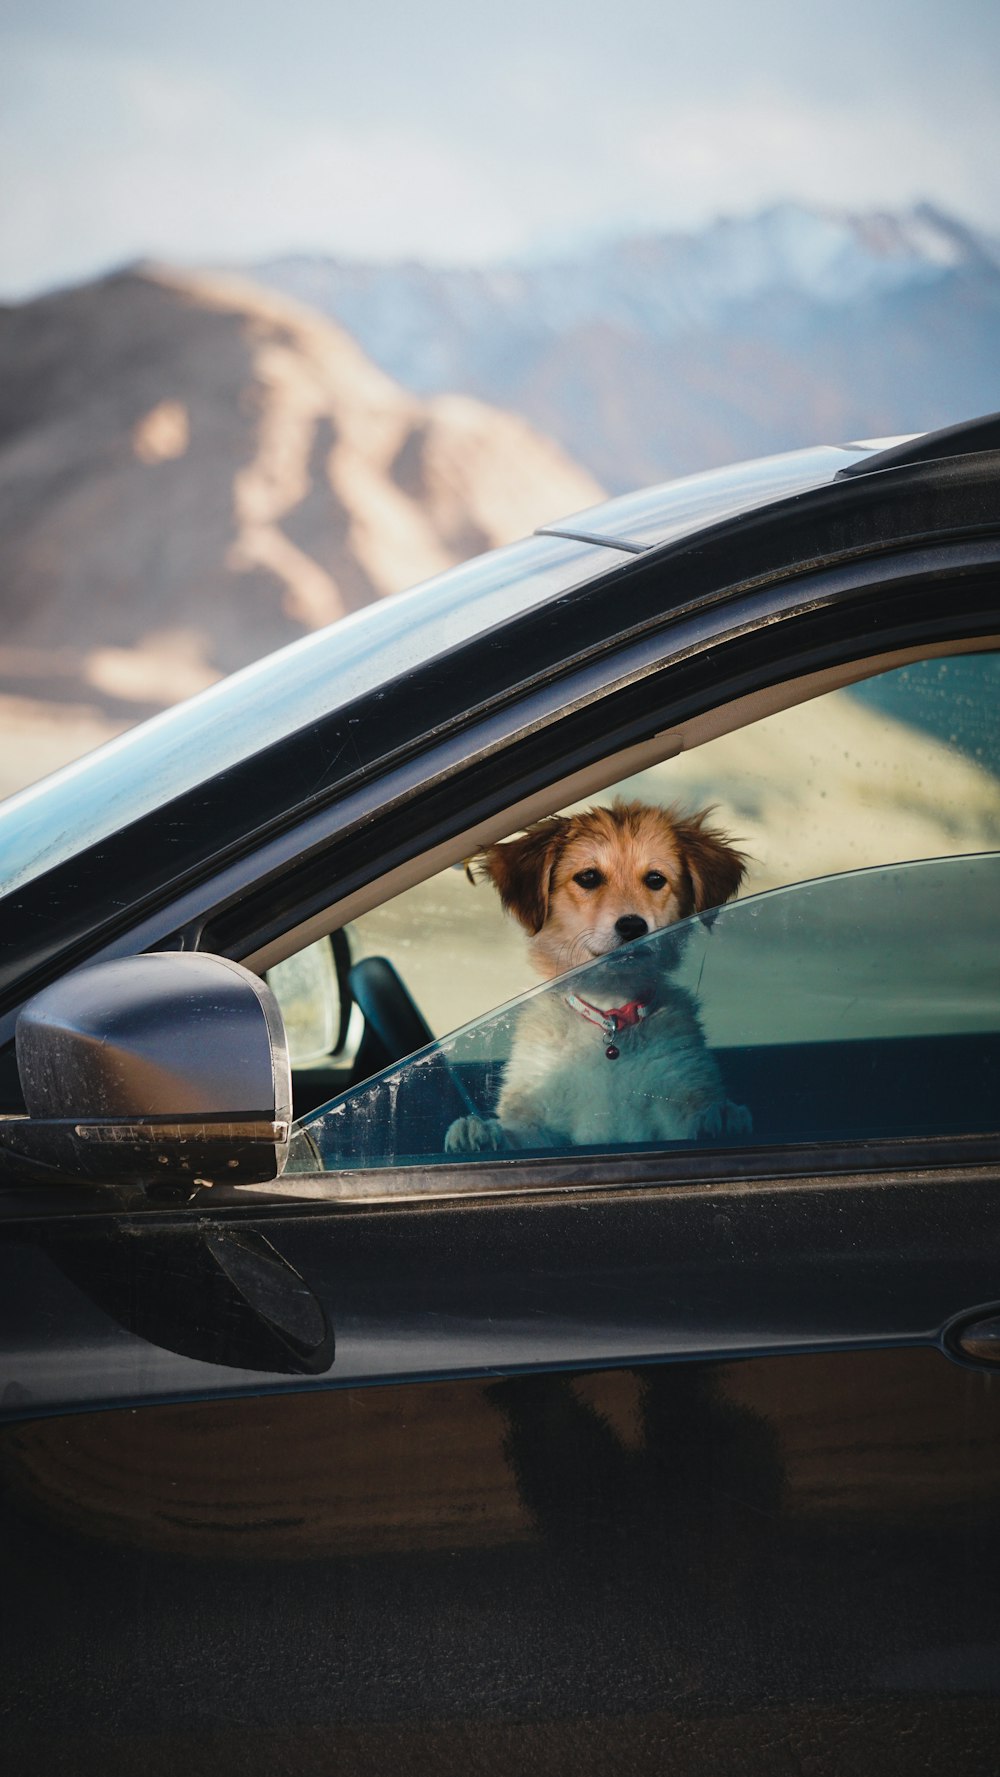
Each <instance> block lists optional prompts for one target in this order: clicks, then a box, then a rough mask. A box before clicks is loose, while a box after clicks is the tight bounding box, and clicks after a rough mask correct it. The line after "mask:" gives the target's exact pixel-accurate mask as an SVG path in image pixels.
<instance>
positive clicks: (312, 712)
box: [0, 537, 623, 894]
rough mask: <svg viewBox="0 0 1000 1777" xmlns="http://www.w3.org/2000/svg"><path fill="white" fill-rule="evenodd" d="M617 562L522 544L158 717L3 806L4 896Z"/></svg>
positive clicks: (547, 542) (609, 552) (322, 633)
mask: <svg viewBox="0 0 1000 1777" xmlns="http://www.w3.org/2000/svg"><path fill="white" fill-rule="evenodd" d="M622 559H623V558H622V556H621V555H619V554H618V553H617V551H615V550H613V549H596V548H593V547H591V546H589V545H587V544H583V543H579V542H568V541H566V540H565V539H563V538H556V537H529V538H528V539H527V540H526V541H524V542H522V543H514V544H511V545H510V546H509V547H508V548H506V549H497V550H493V551H492V552H491V553H490V554H488V555H481V556H477V557H476V559H475V560H474V561H470V562H466V563H465V564H464V565H463V566H461V567H457V568H452V569H450V570H449V571H448V573H446V574H441V575H440V576H438V577H437V578H436V579H434V580H430V581H427V582H426V584H424V585H423V586H417V587H414V588H413V589H412V590H411V591H410V592H406V593H399V594H396V595H395V596H394V597H392V598H391V599H385V600H384V601H383V602H381V603H379V604H376V605H369V606H367V607H366V608H365V609H364V610H363V611H358V612H356V613H354V614H353V615H352V616H350V617H345V618H344V619H343V620H342V621H341V622H339V623H335V624H331V625H330V627H329V628H327V629H323V630H319V631H317V633H316V634H315V635H310V636H306V637H304V638H303V639H302V641H299V642H293V643H292V644H291V646H290V647H288V648H283V649H281V650H280V652H278V653H276V654H271V655H268V656H267V658H266V659H264V660H259V661H256V662H255V663H254V664H253V665H252V666H248V667H245V668H244V669H243V671H242V672H238V673H234V674H233V675H232V677H231V678H228V679H224V680H223V681H222V683H221V684H219V685H213V686H212V687H211V689H210V690H208V691H203V692H201V693H200V695H199V696H197V697H192V698H190V699H189V700H188V701H187V702H186V703H181V704H177V705H176V706H175V707H174V708H173V709H169V710H165V711H164V712H163V714H162V715H159V716H154V717H153V719H152V720H151V721H149V722H144V723H143V724H142V725H141V726H140V727H137V728H132V729H130V730H129V731H128V733H126V734H123V735H121V736H120V737H119V738H118V739H117V740H113V741H110V742H109V743H108V745H107V746H104V747H100V748H98V750H97V751H96V752H93V753H88V754H87V755H86V757H84V758H83V759H79V760H77V761H76V763H75V764H72V765H69V766H66V767H65V769H64V770H62V771H58V772H55V773H54V774H53V775H52V776H51V777H48V778H43V779H42V781H41V782H40V783H38V784H34V785H32V787H31V788H30V789H27V790H23V791H21V793H20V794H19V795H16V796H11V797H10V798H9V799H8V800H7V801H6V802H4V803H0V860H2V862H0V871H2V875H0V894H8V893H9V892H10V891H11V890H12V889H14V888H17V887H18V885H19V884H21V883H23V882H27V881H30V880H31V879H32V878H33V877H35V876H39V875H41V873H42V872H43V871H44V870H48V869H51V868H52V867H53V866H54V865H56V864H60V863H63V862H64V861H65V860H66V859H67V858H70V857H73V856H75V854H76V853H78V852H81V851H85V850H86V849H87V847H88V846H91V845H94V844H96V843H97V842H98V841H99V840H101V839H105V838H107V837H108V835H109V834H111V833H114V832H116V831H117V830H118V829H119V828H121V827H125V826H128V825H129V824H130V823H131V822H132V821H136V820H139V819H140V818H141V816H142V815H144V814H148V813H149V812H150V810H151V809H154V808H157V807H159V806H160V804H162V803H165V802H169V801H172V800H173V798H174V797H175V796H180V795H182V794H183V793H184V792H185V791H187V790H190V789H193V788H194V787H195V786H196V785H197V784H199V783H204V782H206V781H207V780H208V779H209V778H212V777H215V776H217V775H218V773H219V772H221V771H225V770H226V769H227V768H228V767H229V766H232V765H234V764H236V762H237V761H238V760H240V759H242V758H246V757H248V756H249V755H250V754H252V753H257V752H261V751H262V750H263V749H264V748H266V747H268V746H270V745H272V744H273V743H274V742H276V741H278V740H281V739H283V738H284V737H285V736H286V735H289V734H293V733H295V732H296V731H297V730H299V729H303V728H307V727H308V726H309V724H310V722H312V721H314V720H316V718H317V717H319V716H322V715H326V714H328V713H329V712H330V711H332V710H337V709H342V708H344V707H345V706H346V705H347V704H349V703H352V702H353V701H354V699H355V698H357V697H360V696H363V695H364V694H365V693H366V692H370V691H372V690H374V689H376V688H377V687H378V686H379V685H380V684H388V683H389V682H390V681H392V680H393V679H397V678H399V677H400V675H401V674H403V673H405V672H408V671H410V670H412V669H413V668H414V667H416V666H419V665H421V664H422V663H424V662H426V661H428V660H432V659H434V658H435V657H436V656H437V655H439V654H443V653H444V652H445V651H446V650H447V649H449V648H454V647H457V646H459V645H460V644H462V643H463V642H466V641H469V640H470V639H471V638H472V637H474V636H476V635H481V634H483V633H485V632H486V631H487V630H490V629H493V628H494V627H496V626H497V625H499V624H503V623H506V622H509V621H510V619H511V618H513V617H516V616H518V615H519V614H520V613H521V612H523V611H526V610H529V609H531V607H533V606H535V605H539V604H542V603H543V602H544V601H545V600H546V599H550V598H555V597H556V596H557V595H558V594H559V593H563V592H567V591H569V589H570V588H571V587H573V586H578V585H582V584H583V583H585V582H586V581H588V580H593V579H596V578H598V577H599V576H600V575H601V574H604V573H607V571H608V568H609V567H614V566H616V565H617V564H619V563H620V562H621V561H622Z"/></svg>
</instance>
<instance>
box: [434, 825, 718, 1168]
mask: <svg viewBox="0 0 1000 1777" xmlns="http://www.w3.org/2000/svg"><path fill="white" fill-rule="evenodd" d="M708 812H709V811H708V810H705V811H703V812H702V813H701V814H696V815H680V814H678V813H676V812H675V811H674V810H671V809H663V808H654V807H651V806H649V805H648V804H646V803H642V802H627V803H622V802H616V803H614V805H613V806H612V807H611V808H592V809H589V810H588V811H587V812H586V813H584V814H577V815H569V816H564V815H551V816H549V817H548V818H547V819H546V820H542V821H536V822H535V823H534V824H533V825H532V826H530V827H529V828H527V830H526V831H525V832H524V833H523V834H522V835H521V836H520V837H518V838H516V839H509V840H507V841H505V842H504V843H503V844H500V845H491V846H490V847H489V848H488V849H487V850H486V851H485V852H483V854H482V856H481V858H480V859H479V860H478V861H477V863H478V873H479V874H480V875H481V876H487V877H489V878H490V879H491V881H492V882H493V883H494V885H495V887H496V888H497V890H498V891H499V894H500V899H501V901H502V902H503V904H504V907H505V908H506V909H507V910H508V912H510V913H512V914H513V915H514V917H515V919H517V920H518V921H519V922H520V924H521V925H522V926H523V927H524V928H525V930H526V931H527V932H528V933H529V934H530V943H529V947H528V953H529V955H530V957H531V959H532V961H533V963H534V964H535V967H536V968H537V969H538V971H539V973H540V974H541V975H542V976H543V977H545V978H546V979H551V978H552V977H554V976H557V975H561V974H563V973H564V972H565V971H566V970H568V969H575V968H577V967H579V966H580V965H581V964H583V963H588V962H593V961H596V960H597V959H598V958H601V957H605V958H607V963H606V965H605V966H604V967H597V968H593V969H590V970H589V971H588V973H587V974H586V976H585V977H583V979H582V981H581V982H580V984H579V985H580V988H581V992H580V993H579V994H578V993H576V992H575V991H572V987H573V984H572V983H570V984H568V985H567V991H566V992H565V993H559V992H555V991H550V992H548V993H543V994H539V995H537V996H536V997H535V998H533V999H531V1000H528V1001H527V1003H526V1004H525V1005H524V1007H523V1008H522V1010H521V1012H520V1014H519V1017H518V1023H517V1028H516V1032H515V1036H514V1042H513V1045H512V1048H511V1054H510V1058H509V1060H508V1062H507V1066H506V1069H505V1072H504V1081H503V1087H502V1089H501V1092H500V1099H499V1103H498V1105H497V1115H496V1117H495V1118H489V1119H487V1118H481V1117H476V1116H469V1117H460V1118H458V1120H457V1121H456V1122H454V1123H452V1125H451V1127H450V1129H449V1130H448V1133H447V1136H446V1138H445V1147H446V1149H447V1151H448V1152H450V1153H463V1152H465V1153H468V1152H474V1151H481V1150H483V1149H490V1148H492V1149H502V1148H526V1147H531V1148H535V1147H561V1148H563V1147H576V1146H581V1145H584V1144H587V1145H591V1144H597V1145H602V1144H604V1143H610V1144H612V1145H616V1144H620V1143H623V1142H642V1141H652V1142H660V1141H691V1140H696V1139H697V1138H698V1137H699V1136H709V1137H717V1136H720V1135H724V1134H729V1135H740V1134H745V1133H746V1132H747V1131H748V1130H749V1128H750V1114H749V1112H748V1111H746V1110H745V1109H744V1108H743V1106H742V1105H735V1104H732V1103H731V1102H730V1101H729V1100H728V1099H727V1097H726V1094H725V1089H724V1087H723V1084H722V1079H721V1076H720V1074H719V1070H718V1068H717V1066H716V1063H715V1061H714V1059H713V1057H712V1054H711V1052H710V1050H709V1049H708V1047H707V1045H706V1043H705V1038H704V1036H703V1034H702V1030H701V1026H700V1024H699V1021H698V1013H697V1008H696V1005H695V1002H694V1000H693V999H692V997H691V995H690V994H689V993H687V992H686V991H685V990H684V989H683V988H679V987H675V986H672V985H670V984H669V983H667V982H666V981H665V980H664V976H663V970H662V967H660V966H658V965H657V961H656V958H655V956H653V955H650V954H648V951H649V947H648V946H643V947H642V948H641V949H640V950H638V951H632V952H631V953H630V946H631V945H632V944H633V942H634V940H636V939H637V938H643V937H645V936H646V935H647V934H648V933H650V932H656V931H660V930H661V929H662V928H663V927H664V926H669V925H672V924H674V922H675V921H676V920H679V919H685V918H687V916H688V915H689V914H692V913H698V912H701V911H702V910H703V909H704V908H706V907H716V906H718V905H719V904H720V903H721V902H723V901H727V900H729V898H730V896H732V895H735V893H736V891H737V889H738V888H739V886H740V883H741V882H742V880H743V875H744V871H745V868H746V865H745V860H744V857H743V854H742V853H741V852H738V851H736V850H734V848H733V847H732V845H731V844H730V843H729V841H728V839H727V838H726V836H725V835H724V834H722V833H719V832H718V831H716V830H715V829H714V828H713V827H710V826H708V825H707V824H706V820H707V815H708ZM584 994H585V995H586V998H584V997H583V995H584Z"/></svg>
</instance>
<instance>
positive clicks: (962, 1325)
mask: <svg viewBox="0 0 1000 1777" xmlns="http://www.w3.org/2000/svg"><path fill="white" fill-rule="evenodd" d="M945 1346H946V1348H947V1347H950V1348H951V1349H952V1350H953V1351H954V1352H955V1353H956V1354H957V1355H958V1356H959V1357H961V1358H963V1359H964V1360H965V1362H966V1363H974V1364H983V1365H985V1366H987V1367H989V1368H992V1367H993V1366H994V1365H1000V1302H993V1303H991V1304H990V1306H989V1307H987V1308H977V1309H975V1310H974V1312H973V1313H972V1315H970V1316H966V1315H962V1316H961V1317H960V1318H959V1319H958V1320H957V1321H952V1323H951V1325H950V1327H949V1328H948V1329H947V1331H946V1333H945Z"/></svg>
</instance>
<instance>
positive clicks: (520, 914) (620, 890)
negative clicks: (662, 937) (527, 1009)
mask: <svg viewBox="0 0 1000 1777" xmlns="http://www.w3.org/2000/svg"><path fill="white" fill-rule="evenodd" d="M709 812H710V811H709V810H703V811H702V813H701V814H695V815H681V814H677V813H676V812H675V811H674V810H672V809H664V808H654V807H652V806H650V805H649V804H647V803H643V802H616V803H614V804H613V806H612V807H611V808H591V809H588V810H587V811H586V813H584V814H575V815H550V816H549V817H548V818H547V819H545V820H541V821H535V822H534V824H533V825H532V826H530V827H528V828H527V829H526V831H525V832H524V833H523V834H521V835H520V836H519V837H518V838H517V839H508V840H505V841H504V843H503V844H502V845H491V846H489V847H488V849H487V850H486V851H485V852H483V854H482V857H481V859H480V860H479V868H480V871H481V873H482V874H483V875H486V876H489V877H490V879H491V880H492V882H493V883H494V884H495V886H496V888H497V889H498V891H499V894H500V899H501V900H502V902H503V904H504V906H505V907H506V908H507V909H508V911H509V912H511V913H513V915H514V917H515V918H516V919H518V920H519V921H520V923H521V925H523V926H524V928H525V930H526V931H527V932H529V933H530V934H531V939H532V942H531V946H530V952H531V957H532V961H533V962H534V964H535V966H536V968H537V969H538V971H539V973H540V974H542V975H544V976H552V975H560V974H562V973H563V971H564V970H565V969H572V968H576V967H577V966H578V965H579V964H581V963H586V962H590V961H591V960H592V959H593V958H595V957H600V956H608V955H610V954H611V953H612V952H613V951H615V950H617V949H618V948H619V947H620V946H621V945H623V944H628V943H630V942H631V941H632V940H633V939H635V938H642V937H645V936H646V934H647V933H648V932H656V931H659V930H660V929H661V928H662V927H663V926H668V925H672V924H673V923H674V921H675V920H678V919H686V918H687V916H688V915H689V914H691V913H698V912H701V910H702V909H703V908H705V907H717V906H719V904H720V903H721V902H723V901H728V900H729V898H730V896H731V895H735V893H736V891H737V889H738V888H739V886H740V883H741V882H742V880H743V875H744V871H745V869H746V864H745V860H744V857H743V854H742V852H738V851H735V850H734V849H733V847H732V846H731V845H730V844H729V841H728V840H727V838H726V837H725V835H724V834H722V833H719V832H717V831H716V830H715V829H714V828H713V827H709V826H707V825H706V819H707V815H708V813H709Z"/></svg>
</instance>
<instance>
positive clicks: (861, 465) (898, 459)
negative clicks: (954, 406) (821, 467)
mask: <svg viewBox="0 0 1000 1777" xmlns="http://www.w3.org/2000/svg"><path fill="white" fill-rule="evenodd" d="M982 450H1000V413H985V414H983V415H982V416H981V417H980V418H979V419H975V420H963V421H962V422H961V424H960V425H958V426H945V427H944V428H943V429H942V430H941V431H940V432H921V433H919V434H918V436H917V437H916V438H908V439H906V441H905V442H904V443H903V444H894V445H892V446H891V447H890V449H889V450H879V451H876V453H875V455H874V456H873V457H862V458H861V461H860V462H858V463H850V464H849V465H848V467H847V468H846V469H841V470H839V471H838V473H837V480H838V481H847V480H848V479H851V480H853V478H854V477H855V476H856V475H874V474H875V473H876V472H877V471H878V470H879V469H902V468H904V467H905V466H906V464H908V463H932V462H934V461H935V460H936V459H937V458H939V457H969V456H972V455H973V453H974V452H975V451H982Z"/></svg>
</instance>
